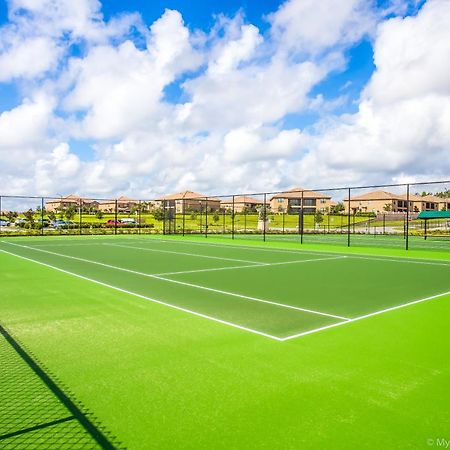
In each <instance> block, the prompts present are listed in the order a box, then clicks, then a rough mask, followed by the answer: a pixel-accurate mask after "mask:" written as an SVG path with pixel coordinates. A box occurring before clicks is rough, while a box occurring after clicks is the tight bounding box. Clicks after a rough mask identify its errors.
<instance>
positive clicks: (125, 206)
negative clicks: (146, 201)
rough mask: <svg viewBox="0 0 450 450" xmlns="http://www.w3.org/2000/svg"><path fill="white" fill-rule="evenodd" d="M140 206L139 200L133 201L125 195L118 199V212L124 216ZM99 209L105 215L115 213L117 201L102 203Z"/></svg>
mask: <svg viewBox="0 0 450 450" xmlns="http://www.w3.org/2000/svg"><path fill="white" fill-rule="evenodd" d="M138 204H139V202H138V201H137V200H132V199H131V198H128V197H126V196H125V195H121V196H120V197H119V198H117V212H118V213H122V214H129V213H130V212H131V211H132V210H133V208H134V207H136V206H137V205H138ZM98 209H99V210H100V211H102V212H104V213H113V212H115V210H116V199H114V200H105V201H103V202H100V203H99V205H98Z"/></svg>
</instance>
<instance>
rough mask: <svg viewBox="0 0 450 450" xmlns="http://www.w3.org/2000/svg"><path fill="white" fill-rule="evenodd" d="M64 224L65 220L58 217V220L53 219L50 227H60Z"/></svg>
mask: <svg viewBox="0 0 450 450" xmlns="http://www.w3.org/2000/svg"><path fill="white" fill-rule="evenodd" d="M64 225H66V221H65V220H60V219H58V220H54V221H53V222H52V227H53V228H60V227H62V226H64Z"/></svg>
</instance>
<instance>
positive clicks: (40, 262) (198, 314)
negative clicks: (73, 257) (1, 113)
mask: <svg viewBox="0 0 450 450" xmlns="http://www.w3.org/2000/svg"><path fill="white" fill-rule="evenodd" d="M0 252H2V253H6V254H8V255H11V256H15V257H16V258H20V259H24V260H25V261H30V262H33V263H36V264H39V265H41V266H45V267H48V268H50V269H54V270H57V271H58V272H62V273H65V274H66V275H71V276H73V277H76V278H80V279H82V280H85V281H90V282H91V283H95V284H98V285H100V286H104V287H107V288H109V289H113V290H115V291H118V292H122V293H123V294H127V295H132V296H134V297H138V298H141V299H143V300H147V301H149V302H153V303H157V304H159V305H164V306H168V307H169V308H173V309H176V310H178V311H183V312H185V313H188V314H192V315H194V316H198V317H202V318H203V319H208V320H212V321H213V322H218V323H221V324H223V325H228V326H230V327H233V328H238V329H240V330H244V331H248V332H249V333H254V334H259V335H260V336H264V337H266V338H269V339H273V340H275V341H281V340H282V338H279V337H277V336H273V335H271V334H268V333H263V332H262V331H258V330H254V329H252V328H248V327H244V326H241V325H237V324H235V323H232V322H227V321H226V320H222V319H217V318H216V317H213V316H208V315H206V314H202V313H199V312H196V311H192V310H191V309H187V308H182V307H181V306H176V305H172V304H171V303H166V302H163V301H161V300H157V299H155V298H151V297H147V296H145V295H141V294H138V293H136V292H132V291H128V290H126V289H122V288H119V287H117V286H113V285H111V284H107V283H103V281H99V280H95V279H93V278H89V277H85V276H84V275H79V274H77V273H75V272H70V271H68V270H64V269H61V268H59V267H56V266H52V265H51V264H47V263H44V262H42V261H37V260H35V259H32V258H28V257H26V256H21V255H17V254H16V253H12V252H8V251H7V250H3V249H0Z"/></svg>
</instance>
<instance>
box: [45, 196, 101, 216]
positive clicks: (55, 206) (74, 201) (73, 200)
mask: <svg viewBox="0 0 450 450" xmlns="http://www.w3.org/2000/svg"><path fill="white" fill-rule="evenodd" d="M98 205H99V203H98V202H97V201H95V200H89V199H84V198H81V197H80V196H79V195H75V194H70V195H67V196H65V197H61V198H58V199H53V200H49V201H48V202H46V203H45V209H46V210H47V211H48V212H57V211H61V210H63V209H66V208H69V207H70V206H72V207H74V208H79V207H80V206H81V207H83V208H86V207H87V208H97V207H98Z"/></svg>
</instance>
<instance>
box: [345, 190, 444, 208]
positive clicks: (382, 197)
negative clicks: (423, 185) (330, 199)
mask: <svg viewBox="0 0 450 450" xmlns="http://www.w3.org/2000/svg"><path fill="white" fill-rule="evenodd" d="M344 207H345V212H347V213H348V209H349V202H348V198H346V199H344ZM449 207H450V199H445V198H440V197H436V196H435V195H425V196H420V195H415V194H410V196H409V203H408V198H407V196H406V194H394V193H392V192H388V191H370V192H366V193H365V194H362V195H357V196H355V197H350V213H352V214H356V213H358V212H371V213H375V214H378V213H385V212H392V213H405V212H407V210H408V209H409V212H412V213H418V212H422V211H440V210H442V209H450V208H449Z"/></svg>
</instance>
